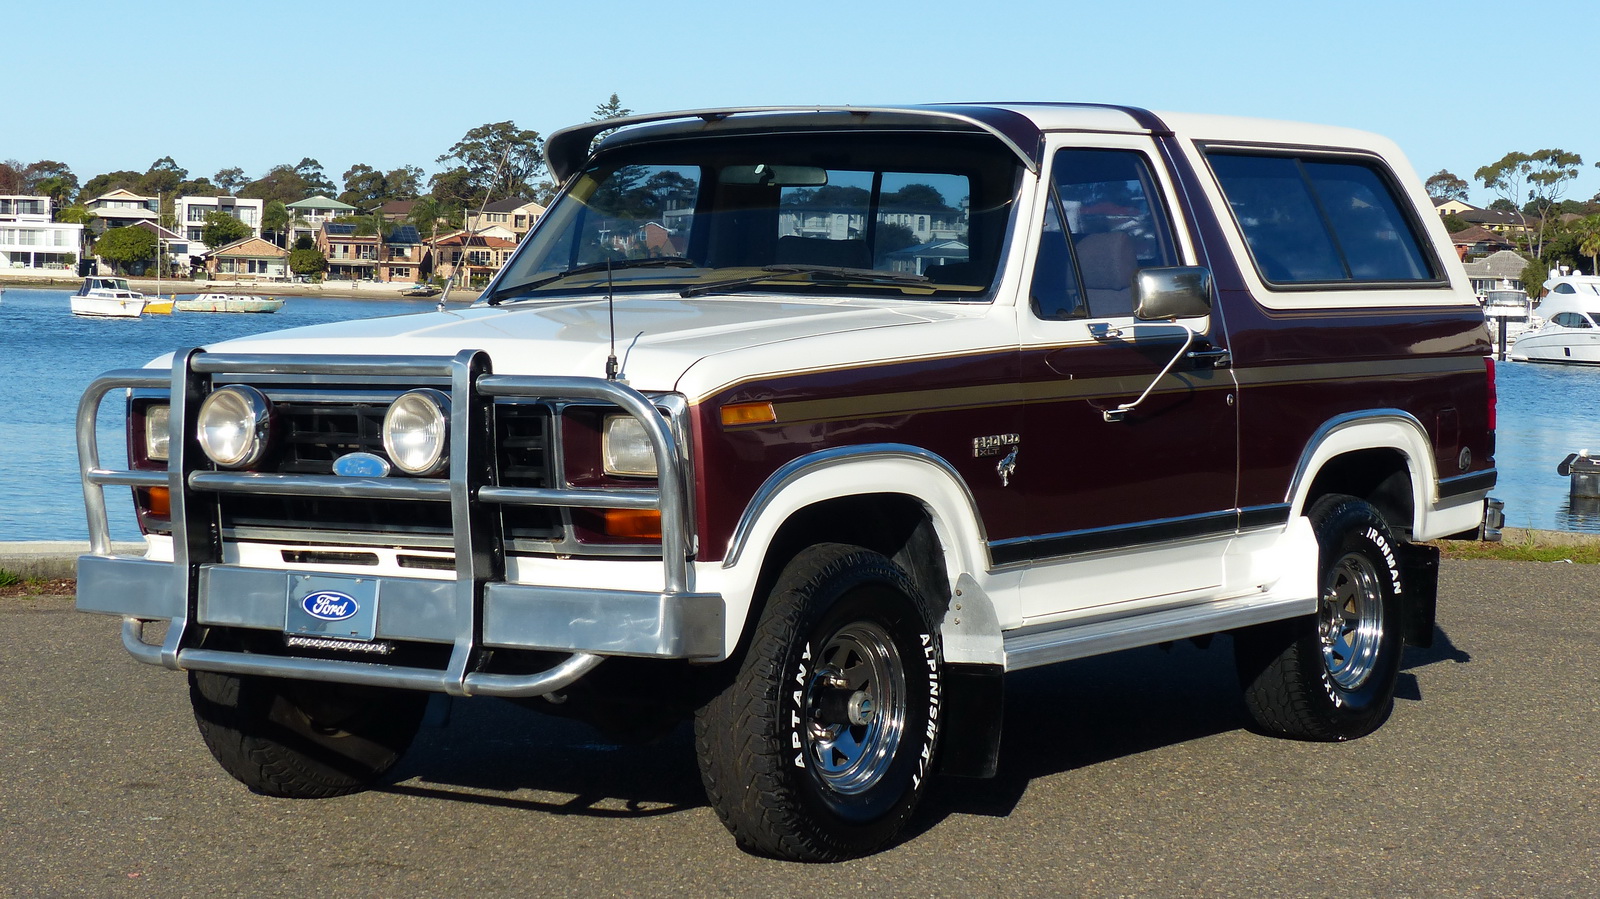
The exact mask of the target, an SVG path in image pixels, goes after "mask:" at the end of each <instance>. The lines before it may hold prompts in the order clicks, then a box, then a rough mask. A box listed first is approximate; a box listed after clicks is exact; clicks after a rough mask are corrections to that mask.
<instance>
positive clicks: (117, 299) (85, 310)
mask: <svg viewBox="0 0 1600 899" xmlns="http://www.w3.org/2000/svg"><path fill="white" fill-rule="evenodd" d="M148 302H149V300H148V298H146V297H145V295H144V294H142V293H140V292H138V291H137V290H133V289H132V288H130V287H129V286H128V279H127V278H101V277H97V276H91V277H88V278H84V279H83V286H82V287H79V288H78V292H77V293H75V294H73V296H72V303H71V307H72V314H73V315H91V316H96V317H99V318H138V317H139V316H141V315H143V314H144V307H145V304H146V303H148Z"/></svg>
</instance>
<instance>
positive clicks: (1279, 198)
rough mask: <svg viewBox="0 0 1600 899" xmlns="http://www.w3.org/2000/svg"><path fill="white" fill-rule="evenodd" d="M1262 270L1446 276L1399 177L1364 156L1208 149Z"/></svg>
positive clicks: (1365, 278) (1377, 278)
mask: <svg viewBox="0 0 1600 899" xmlns="http://www.w3.org/2000/svg"><path fill="white" fill-rule="evenodd" d="M1207 158H1208V159H1209V161H1210V163H1211V169H1212V171H1213V172H1215V173H1216V176H1217V181H1218V183H1219V184H1220V185H1221V186H1222V192H1223V194H1224V195H1226V197H1227V199H1228V205H1229V207H1230V208H1231V209H1232V210H1233V214H1234V217H1235V218H1236V219H1237V220H1238V222H1239V228H1240V230H1241V231H1242V232H1243V233H1244V237H1245V241H1246V243H1248V244H1249V247H1250V255H1251V256H1252V257H1253V258H1254V259H1255V263H1256V269H1257V271H1259V272H1260V273H1261V276H1262V277H1263V278H1264V279H1266V280H1267V281H1268V282H1270V283H1273V284H1281V285H1296V284H1323V285H1325V284H1338V283H1341V282H1344V283H1348V284H1351V285H1359V284H1373V283H1390V284H1392V283H1397V282H1398V283H1405V282H1433V281H1437V280H1438V278H1439V275H1438V272H1437V270H1436V269H1435V267H1434V266H1433V264H1432V262H1431V260H1430V258H1429V255H1428V254H1427V253H1426V252H1424V251H1423V249H1422V242H1421V241H1420V240H1419V239H1418V237H1417V232H1416V230H1415V228H1414V227H1413V225H1412V222H1411V221H1410V219H1408V218H1407V217H1406V215H1405V213H1404V212H1403V211H1402V210H1403V209H1404V208H1405V206H1404V205H1403V204H1402V203H1401V202H1400V201H1399V200H1398V199H1397V198H1396V194H1395V191H1394V188H1393V187H1392V185H1391V182H1390V181H1389V179H1388V178H1387V177H1385V175H1384V174H1383V172H1382V171H1381V170H1380V169H1379V168H1378V167H1377V165H1376V164H1374V163H1372V162H1369V161H1367V160H1361V159H1331V158H1325V157H1320V156H1312V155H1305V156H1295V155H1267V154H1254V153H1242V152H1218V151H1212V152H1211V153H1209V154H1208V155H1207Z"/></svg>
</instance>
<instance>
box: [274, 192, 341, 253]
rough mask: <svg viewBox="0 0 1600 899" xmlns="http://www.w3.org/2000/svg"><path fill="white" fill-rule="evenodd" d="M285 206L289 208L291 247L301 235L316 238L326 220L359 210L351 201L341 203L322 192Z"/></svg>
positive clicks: (289, 244) (289, 243)
mask: <svg viewBox="0 0 1600 899" xmlns="http://www.w3.org/2000/svg"><path fill="white" fill-rule="evenodd" d="M284 206H285V208H287V209H288V210H289V232H288V240H287V241H286V243H287V245H288V246H291V247H292V246H294V243H295V241H297V240H299V239H300V238H301V237H310V238H313V239H315V238H316V236H317V232H318V231H320V230H322V226H323V224H324V223H325V222H331V221H334V220H336V219H341V218H345V217H347V216H352V215H355V214H356V211H357V210H356V208H355V207H354V206H351V205H350V204H349V203H341V202H339V201H338V200H335V199H333V198H331V197H325V196H323V195H322V194H317V195H316V196H314V197H306V198H305V199H304V200H296V201H294V202H293V203H285V204H284Z"/></svg>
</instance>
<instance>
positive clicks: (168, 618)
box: [78, 351, 725, 696]
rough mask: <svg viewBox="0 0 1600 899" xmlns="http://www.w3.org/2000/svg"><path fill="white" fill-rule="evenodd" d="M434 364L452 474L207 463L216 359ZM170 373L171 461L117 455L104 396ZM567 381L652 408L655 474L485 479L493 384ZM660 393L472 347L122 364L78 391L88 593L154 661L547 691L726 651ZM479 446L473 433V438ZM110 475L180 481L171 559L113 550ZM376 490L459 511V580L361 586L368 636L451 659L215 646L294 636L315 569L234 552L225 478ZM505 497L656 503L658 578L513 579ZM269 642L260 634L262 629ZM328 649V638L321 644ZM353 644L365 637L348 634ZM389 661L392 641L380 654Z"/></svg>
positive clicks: (381, 577)
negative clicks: (581, 582)
mask: <svg viewBox="0 0 1600 899" xmlns="http://www.w3.org/2000/svg"><path fill="white" fill-rule="evenodd" d="M374 371H376V372H378V373H380V374H381V375H383V376H385V377H387V378H389V379H391V380H392V379H395V378H397V377H403V378H407V379H408V380H409V379H423V380H424V381H425V382H427V383H435V384H438V385H440V386H448V387H449V388H450V392H451V395H452V408H453V410H454V411H453V412H452V417H451V422H450V429H451V433H452V435H453V436H454V437H455V438H456V439H458V440H459V439H461V438H462V437H463V436H464V435H465V440H464V441H463V443H458V444H457V446H458V450H457V451H456V452H455V453H453V454H452V461H451V470H450V476H449V479H448V481H445V480H438V481H432V482H419V481H415V480H411V481H407V480H404V479H399V478H394V479H387V478H340V477H337V476H322V475H254V474H244V475H239V474H229V473H221V472H211V471H205V470H202V469H201V468H200V466H199V465H198V463H197V461H196V459H197V456H198V450H197V449H196V444H195V441H194V435H193V434H192V433H187V432H186V431H185V424H184V423H185V422H187V428H188V429H189V430H190V431H192V429H193V427H194V424H193V418H194V416H193V414H192V411H190V410H192V407H194V406H196V405H198V402H197V401H198V399H199V398H200V397H202V396H203V395H204V394H205V393H206V392H207V391H208V390H209V389H210V379H209V378H208V376H213V375H216V374H218V373H227V374H228V376H230V377H239V376H241V375H243V376H257V377H262V376H277V377H282V376H284V375H285V373H287V374H288V375H290V376H294V377H300V378H309V379H317V378H322V379H329V378H339V379H345V378H358V377H371V376H372V373H373V372H374ZM161 387H169V388H170V390H171V393H170V396H171V403H172V415H171V421H172V423H173V424H172V428H173V431H172V434H171V446H172V448H173V459H172V461H171V463H170V465H169V471H166V472H151V471H118V470H109V469H105V468H102V467H101V465H100V460H99V450H98V447H97V445H96V437H95V428H94V423H95V418H96V414H97V411H98V408H99V405H100V401H101V400H102V399H103V398H104V396H105V395H107V394H108V393H109V392H110V391H112V390H115V389H119V388H128V389H159V388H161ZM546 395H556V396H561V397H579V398H586V399H590V400H600V401H603V402H608V403H613V404H615V405H616V406H617V407H618V408H619V409H620V410H622V411H625V412H627V413H629V414H632V415H633V416H634V417H635V418H637V419H639V420H640V421H641V422H642V423H643V425H644V427H645V431H646V433H647V434H648V435H649V437H650V439H651V441H652V444H653V446H654V450H655V454H656V458H657V464H658V470H659V471H660V472H661V477H660V478H659V479H658V488H657V489H654V490H629V491H607V490H574V489H548V488H513V487H504V486H499V485H496V484H493V483H490V482H488V481H487V480H485V477H484V472H485V471H486V470H487V466H485V465H484V464H483V459H484V458H485V455H484V454H485V453H486V452H487V451H488V448H487V447H486V446H485V445H484V441H485V440H486V435H489V434H492V433H493V431H492V429H491V428H489V427H487V426H486V421H487V418H486V416H487V414H488V404H490V403H492V402H493V398H494V397H523V396H546ZM677 441H678V438H677V435H676V434H675V433H674V431H673V430H672V429H671V428H670V427H668V425H667V424H666V423H665V422H664V421H663V417H662V415H661V413H660V410H659V409H658V408H657V406H656V405H655V404H654V403H653V402H652V401H651V400H649V399H648V398H646V397H644V396H643V395H641V394H639V393H638V392H637V391H634V390H632V389H631V388H629V387H627V386H625V385H622V384H619V383H617V382H613V381H601V380H598V379H585V378H526V377H506V376H495V375H493V374H491V372H490V369H489V363H488V358H487V355H486V354H483V353H481V352H476V351H465V352H462V353H460V354H458V355H457V356H455V357H453V358H436V357H382V358H368V359H365V360H344V359H337V360H335V359H326V358H318V357H258V356H210V355H208V354H205V353H203V352H200V351H189V352H187V353H180V354H178V356H177V357H176V359H175V362H174V366H173V371H172V373H171V376H170V379H168V378H165V377H162V376H161V375H160V374H159V373H156V372H149V371H126V372H112V373H109V374H108V375H106V376H103V377H102V378H100V379H99V380H97V381H96V382H95V384H94V385H92V386H91V388H90V390H89V392H88V393H86V394H85V396H84V398H83V401H82V403H80V406H79V415H78V448H79V461H80V466H81V468H82V475H83V481H84V498H85V505H86V507H87V509H88V512H89V531H90V552H89V554H88V555H85V556H82V557H80V559H79V563H78V608H79V609H81V610H83V611H88V612H98V613H103V614H111V615H118V616H121V617H122V618H123V619H124V627H123V643H124V645H125V646H126V647H127V648H128V650H129V652H131V653H132V654H133V655H134V656H135V657H137V658H139V659H140V660H141V661H145V662H149V663H152V664H160V665H164V666H166V667H168V668H172V669H184V670H203V671H220V672H229V673H238V674H259V675H267V676H275V677H291V678H302V679H310V680H328V681H340V682H346V683H361V684H370V685H376V686H387V687H402V688H407V689H418V690H431V691H436V692H443V693H449V694H454V695H498V696H536V695H541V694H545V693H549V692H552V691H555V690H560V689H562V688H563V687H565V686H566V685H568V684H570V683H572V682H573V681H575V680H576V679H577V678H578V677H581V676H582V675H583V674H584V673H585V672H587V671H588V670H590V669H591V668H593V667H594V666H595V665H597V664H598V663H599V662H600V661H601V660H602V659H603V658H604V657H605V656H634V657H646V658H661V659H699V660H715V659H719V658H722V657H723V656H724V655H725V652H724V645H723V644H724V639H725V635H724V631H725V627H724V620H723V618H724V611H723V601H722V597H721V596H720V595H718V594H714V593H700V592H695V591H694V590H693V589H692V588H691V587H690V584H691V571H690V565H689V561H688V560H689V559H691V558H692V556H693V545H694V543H693V541H694V538H693V533H692V529H691V527H690V524H689V522H690V521H691V520H692V515H691V512H690V509H689V503H688V495H689V491H688V481H689V478H688V476H687V472H686V466H687V461H686V454H684V453H683V452H682V451H681V448H680V446H679V445H678V443H677ZM463 444H464V445H463ZM108 485H126V486H134V487H167V488H168V489H169V490H170V492H171V497H172V513H173V514H172V522H173V533H174V540H173V559H172V561H170V562H168V561H156V560H152V559H147V558H138V557H131V556H119V555H114V554H112V553H111V551H110V542H109V538H108V532H109V528H108V525H107V521H106V512H105V502H104V495H103V490H104V488H105V487H106V486H108ZM228 491H233V492H261V491H274V492H278V493H283V494H292V495H306V496H327V495H361V496H370V497H374V498H379V497H381V498H391V499H399V500H404V501H413V502H429V503H444V504H447V505H448V506H449V508H450V512H451V520H452V521H453V522H454V534H453V544H454V546H453V549H454V559H455V571H454V577H452V578H449V579H440V578H412V577H405V576H403V575H395V574H393V573H392V572H389V573H384V574H376V573H374V574H372V575H361V576H360V580H361V582H362V590H363V591H371V592H370V594H369V595H370V596H371V597H372V599H371V600H370V601H371V602H373V603H375V604H376V614H375V620H374V621H373V623H372V625H371V633H370V640H368V641H367V642H368V643H369V644H371V645H372V646H373V647H374V648H381V647H380V644H383V643H384V642H386V641H396V642H401V643H409V644H417V645H424V646H425V645H427V644H436V645H442V646H447V647H449V652H448V662H446V663H443V664H440V665H439V666H437V667H428V666H402V665H394V664H385V663H383V662H381V661H368V660H366V659H365V658H354V657H352V658H345V657H343V656H338V655H336V657H333V658H328V657H324V656H323V655H321V654H315V653H300V654H295V653H294V652H292V651H286V652H283V653H282V654H280V653H278V652H276V651H273V652H262V651H243V650H235V649H228V650H219V649H216V648H213V647H212V646H210V645H207V641H206V640H205V636H204V635H205V633H206V632H207V630H209V629H213V628H236V629H243V632H244V633H251V634H254V635H256V636H257V637H260V636H262V635H263V633H264V632H265V633H268V634H270V632H277V633H280V634H286V635H287V634H288V632H289V631H290V630H291V623H290V621H289V620H288V619H289V617H290V615H291V612H290V605H291V600H292V599H293V598H294V597H295V596H296V595H297V594H296V589H297V588H296V579H297V578H303V577H305V576H307V575H308V574H315V572H308V571H305V570H300V569H296V570H292V571H291V570H285V569H276V568H270V567H251V566H246V565H240V564H233V563H232V561H224V560H223V558H222V555H221V553H220V546H219V544H218V542H217V540H216V534H215V531H214V529H213V528H212V526H211V521H213V520H214V519H213V518H212V516H210V515H208V514H207V513H206V512H205V511H204V510H205V509H206V503H207V501H208V498H209V497H213V496H215V495H216V494H217V493H219V492H228ZM495 504H502V505H503V504H523V505H567V506H585V507H591V508H608V507H619V506H621V507H627V508H656V509H659V510H660V513H661V521H662V544H661V545H662V554H661V559H660V563H659V564H660V566H661V568H660V569H659V570H660V571H661V581H660V583H661V585H662V586H661V589H659V590H637V589H634V590H621V589H606V588H588V587H571V586H547V585H536V584H527V583H517V582H513V581H512V580H510V579H508V577H507V570H506V563H507V560H506V555H505V551H504V549H503V547H502V546H501V543H500V540H499V539H498V536H497V534H496V532H495V531H494V529H493V527H492V526H491V524H490V521H491V519H492V515H490V514H489V511H490V510H491V509H492V507H493V506H494V505H495ZM151 622H165V623H166V624H167V630H166V634H165V636H164V637H163V638H162V641H161V643H160V644H159V645H157V644H154V643H147V642H145V640H144V637H143V634H144V631H145V625H146V624H148V623H151ZM257 645H262V644H257ZM323 648H326V647H323ZM347 648H353V647H348V645H347ZM497 649H505V650H534V651H541V652H553V653H570V656H568V657H567V658H566V659H565V660H564V661H559V662H556V663H555V664H554V665H553V666H552V667H550V668H548V669H547V670H545V671H541V672H538V673H533V674H526V673H518V672H514V671H512V672H506V671H497V670H495V668H494V662H493V657H494V651H495V650H497ZM380 658H381V656H380Z"/></svg>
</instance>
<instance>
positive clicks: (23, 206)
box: [0, 195, 83, 274]
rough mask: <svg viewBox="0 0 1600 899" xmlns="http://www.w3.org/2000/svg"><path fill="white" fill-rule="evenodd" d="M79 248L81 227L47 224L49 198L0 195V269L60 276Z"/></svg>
mask: <svg viewBox="0 0 1600 899" xmlns="http://www.w3.org/2000/svg"><path fill="white" fill-rule="evenodd" d="M82 247H83V226H82V225H72V224H67V223H66V222H54V221H51V220H50V198H49V197H36V196H22V195H6V196H0V270H4V271H5V272H6V273H7V274H11V273H26V274H41V273H53V274H61V273H63V272H66V271H70V270H71V269H72V267H73V264H74V263H75V262H77V261H78V252H79V250H80V249H82Z"/></svg>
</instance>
